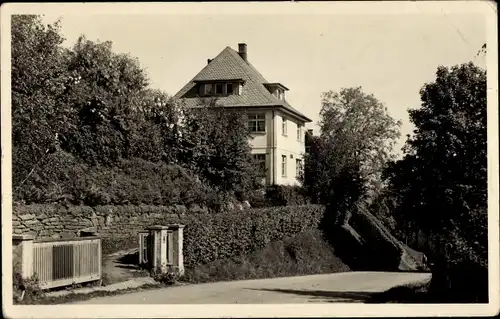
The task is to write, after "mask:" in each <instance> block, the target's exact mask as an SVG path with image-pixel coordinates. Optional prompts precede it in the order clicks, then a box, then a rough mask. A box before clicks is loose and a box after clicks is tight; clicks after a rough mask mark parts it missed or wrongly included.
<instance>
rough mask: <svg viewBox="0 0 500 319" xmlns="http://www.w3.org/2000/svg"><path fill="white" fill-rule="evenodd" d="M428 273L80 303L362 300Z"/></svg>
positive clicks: (350, 275) (267, 283)
mask: <svg viewBox="0 0 500 319" xmlns="http://www.w3.org/2000/svg"><path fill="white" fill-rule="evenodd" d="M430 276H431V275H430V274H425V273H388V272H347V273H336V274H327V275H313V276H301V277H286V278H274V279H258V280H244V281H232V282H217V283H208V284H197V285H186V286H177V287H168V288H162V289H155V290H149V291H140V292H136V293H129V294H124V295H117V296H110V297H100V298H95V299H90V300H87V301H83V302H78V304H249V303H254V304H262V303H268V304H269V303H307V302H363V301H364V300H366V299H367V298H368V297H369V296H370V295H371V294H373V293H374V292H381V291H385V290H387V289H390V288H392V287H394V286H398V285H403V284H408V283H413V282H423V281H427V280H429V279H430Z"/></svg>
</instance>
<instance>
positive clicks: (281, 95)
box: [278, 90, 285, 100]
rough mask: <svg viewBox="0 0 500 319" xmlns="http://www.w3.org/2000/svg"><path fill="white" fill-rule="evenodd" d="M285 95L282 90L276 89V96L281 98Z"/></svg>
mask: <svg viewBox="0 0 500 319" xmlns="http://www.w3.org/2000/svg"><path fill="white" fill-rule="evenodd" d="M284 97H285V93H284V92H283V90H278V98H279V99H280V100H283V99H284Z"/></svg>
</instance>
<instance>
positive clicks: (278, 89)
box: [264, 83, 288, 101]
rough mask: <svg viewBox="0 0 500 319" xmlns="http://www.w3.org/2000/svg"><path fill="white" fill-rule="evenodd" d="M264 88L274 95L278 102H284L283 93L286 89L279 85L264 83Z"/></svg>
mask: <svg viewBox="0 0 500 319" xmlns="http://www.w3.org/2000/svg"><path fill="white" fill-rule="evenodd" d="M264 86H265V87H266V88H267V89H268V90H269V92H270V93H271V94H272V95H274V96H275V97H276V98H277V99H278V100H281V101H283V100H285V91H288V88H287V87H286V86H284V85H283V84H281V83H265V84H264Z"/></svg>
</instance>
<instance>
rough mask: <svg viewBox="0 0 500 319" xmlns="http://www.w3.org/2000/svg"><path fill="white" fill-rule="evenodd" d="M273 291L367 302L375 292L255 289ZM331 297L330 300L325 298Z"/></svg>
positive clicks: (322, 298) (343, 300) (339, 300)
mask: <svg viewBox="0 0 500 319" xmlns="http://www.w3.org/2000/svg"><path fill="white" fill-rule="evenodd" d="M247 289H248V290H260V291H271V292H277V293H284V294H294V295H299V296H310V297H311V299H312V300H318V302H319V300H322V301H327V302H365V301H368V300H370V298H372V296H373V295H374V294H375V293H373V292H353V291H323V290H294V289H253V288H247ZM325 299H329V300H325Z"/></svg>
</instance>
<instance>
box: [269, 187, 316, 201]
mask: <svg viewBox="0 0 500 319" xmlns="http://www.w3.org/2000/svg"><path fill="white" fill-rule="evenodd" d="M265 197H266V199H267V201H268V202H269V206H296V205H306V204H309V201H308V198H307V196H306V194H305V193H304V190H303V188H302V187H300V186H288V185H270V186H268V187H267V188H266V194H265Z"/></svg>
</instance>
